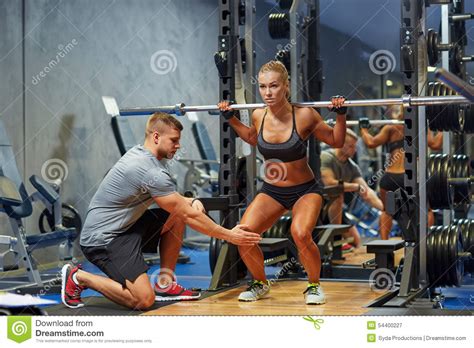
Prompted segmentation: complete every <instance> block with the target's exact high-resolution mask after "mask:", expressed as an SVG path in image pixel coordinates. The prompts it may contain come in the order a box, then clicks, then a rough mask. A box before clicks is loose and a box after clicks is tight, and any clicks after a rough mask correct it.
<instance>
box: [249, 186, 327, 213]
mask: <svg viewBox="0 0 474 348" xmlns="http://www.w3.org/2000/svg"><path fill="white" fill-rule="evenodd" d="M258 193H265V194H267V195H269V196H270V197H272V198H273V199H274V200H275V201H277V202H278V203H280V204H281V205H282V206H283V207H284V208H285V209H287V210H291V208H293V206H294V205H295V203H296V201H297V200H298V199H300V198H301V197H303V196H304V195H306V194H308V193H316V194H318V195H320V196H322V195H323V186H322V185H321V183H320V182H319V181H316V180H315V179H313V180H311V181H308V182H306V183H304V184H300V185H296V186H288V187H280V186H275V185H271V184H269V183H267V182H263V185H262V188H261V189H260V190H259V191H258Z"/></svg>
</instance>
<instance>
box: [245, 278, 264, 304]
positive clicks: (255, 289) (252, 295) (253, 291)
mask: <svg viewBox="0 0 474 348" xmlns="http://www.w3.org/2000/svg"><path fill="white" fill-rule="evenodd" d="M269 293H270V283H269V282H268V280H267V281H266V282H262V281H259V280H252V282H251V283H250V286H249V287H248V288H247V290H245V291H244V292H241V293H240V295H239V301H245V302H252V301H257V300H260V299H261V298H265V297H268V296H267V295H268V294H269Z"/></svg>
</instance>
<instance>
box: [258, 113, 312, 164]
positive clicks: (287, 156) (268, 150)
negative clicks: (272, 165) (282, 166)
mask: <svg viewBox="0 0 474 348" xmlns="http://www.w3.org/2000/svg"><path fill="white" fill-rule="evenodd" d="M292 114H293V130H292V132H291V136H290V139H288V140H287V141H285V142H284V143H276V144H275V143H268V142H266V141H265V139H264V138H263V124H264V122H265V116H267V110H266V109H265V114H264V115H263V120H262V124H261V125H260V132H259V133H258V138H257V148H258V151H260V153H261V154H262V155H263V158H264V159H265V160H269V159H277V160H280V161H282V162H292V161H297V160H299V159H301V158H304V157H306V149H307V141H306V140H303V139H301V137H300V136H299V134H298V132H297V131H296V118H295V108H294V107H293V108H292Z"/></svg>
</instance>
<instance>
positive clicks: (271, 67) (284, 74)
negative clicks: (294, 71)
mask: <svg viewBox="0 0 474 348" xmlns="http://www.w3.org/2000/svg"><path fill="white" fill-rule="evenodd" d="M270 71H272V72H276V73H279V74H280V76H281V81H282V82H283V83H284V84H287V85H288V84H289V77H288V76H289V75H288V70H286V67H285V65H284V64H283V63H282V62H280V61H278V60H271V61H269V62H268V63H265V64H263V65H262V66H261V67H260V70H259V71H258V74H259V75H260V74H264V73H266V72H270ZM286 97H287V98H289V97H290V90H289V89H288V91H287V93H286Z"/></svg>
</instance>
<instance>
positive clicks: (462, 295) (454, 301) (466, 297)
mask: <svg viewBox="0 0 474 348" xmlns="http://www.w3.org/2000/svg"><path fill="white" fill-rule="evenodd" d="M439 290H441V293H442V295H443V296H444V297H445V302H444V308H446V309H457V310H474V276H471V275H466V276H464V278H463V282H462V286H461V287H460V288H440V289H439Z"/></svg>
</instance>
